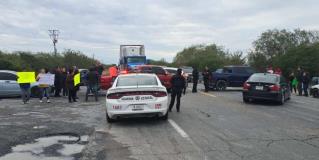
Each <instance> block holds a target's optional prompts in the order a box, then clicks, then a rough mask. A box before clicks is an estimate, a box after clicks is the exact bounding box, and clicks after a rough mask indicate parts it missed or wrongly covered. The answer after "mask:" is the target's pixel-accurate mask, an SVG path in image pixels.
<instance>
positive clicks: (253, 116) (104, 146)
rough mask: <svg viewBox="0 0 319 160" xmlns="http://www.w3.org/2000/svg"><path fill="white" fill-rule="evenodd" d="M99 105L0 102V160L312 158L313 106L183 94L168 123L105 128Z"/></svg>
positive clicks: (318, 118) (318, 152)
mask: <svg viewBox="0 0 319 160" xmlns="http://www.w3.org/2000/svg"><path fill="white" fill-rule="evenodd" d="M82 96H83V95H81V94H80V101H81V100H82V99H83V97H82ZM92 100H93V97H92ZM104 105H105V101H104V98H103V97H100V101H99V102H82V101H81V102H78V103H73V104H71V105H70V104H69V103H67V100H66V99H65V98H54V99H52V103H50V104H46V103H43V104H40V103H39V102H38V101H37V100H36V99H34V100H32V101H31V103H30V104H28V105H22V104H21V102H20V100H17V99H2V100H0V133H1V134H0V156H1V157H0V160H3V159H21V157H23V158H24V159H28V158H29V159H37V158H38V159H110V160H117V159H119V160H125V159H130V160H135V159H138V160H140V159H141V160H170V159H171V160H176V159H181V160H184V159H185V160H210V159H211V160H215V159H216V160H217V159H218V160H219V159H220V160H226V159H227V160H233V159H234V160H237V159H238V160H239V159H251V160H259V159H262V160H272V159H278V160H286V159H287V160H300V159H307V160H308V159H309V160H312V159H313V160H318V159H319V158H318V157H319V99H314V98H310V97H298V96H292V99H291V100H290V101H288V102H287V103H286V104H285V105H283V106H281V105H277V104H276V103H271V102H262V101H259V102H255V103H250V104H245V103H243V102H242V97H241V92H240V91H239V90H231V91H225V92H209V93H202V92H199V93H196V94H192V93H189V91H188V93H187V94H186V95H185V96H183V97H182V106H181V112H180V113H177V112H176V110H175V109H174V110H173V112H172V113H170V115H169V120H168V121H162V120H157V119H154V118H138V119H125V120H120V121H118V122H116V123H113V124H108V123H106V120H105V108H104ZM79 137H80V138H79ZM61 139H62V140H61ZM43 144H44V145H43ZM26 148H31V149H26ZM26 157H27V158H26Z"/></svg>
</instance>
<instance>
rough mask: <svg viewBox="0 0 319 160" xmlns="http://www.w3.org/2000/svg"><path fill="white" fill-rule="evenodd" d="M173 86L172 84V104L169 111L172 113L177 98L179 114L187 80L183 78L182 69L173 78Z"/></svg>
mask: <svg viewBox="0 0 319 160" xmlns="http://www.w3.org/2000/svg"><path fill="white" fill-rule="evenodd" d="M171 84H172V94H171V102H170V104H169V109H168V111H169V112H171V111H172V108H173V106H174V103H175V98H176V101H177V103H176V109H177V112H179V111H180V101H181V96H182V92H183V89H185V86H186V83H185V78H184V77H183V76H182V69H180V68H179V69H178V70H177V74H176V75H174V76H173V77H172V78H171ZM184 94H185V93H184Z"/></svg>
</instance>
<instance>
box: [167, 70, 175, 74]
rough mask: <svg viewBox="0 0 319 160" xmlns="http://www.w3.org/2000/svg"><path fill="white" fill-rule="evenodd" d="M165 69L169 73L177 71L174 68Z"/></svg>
mask: <svg viewBox="0 0 319 160" xmlns="http://www.w3.org/2000/svg"><path fill="white" fill-rule="evenodd" d="M166 71H167V72H168V73H171V74H176V73H177V70H174V69H166Z"/></svg>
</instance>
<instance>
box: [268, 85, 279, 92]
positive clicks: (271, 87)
mask: <svg viewBox="0 0 319 160" xmlns="http://www.w3.org/2000/svg"><path fill="white" fill-rule="evenodd" d="M269 88H270V90H271V91H280V86H278V85H271V86H269Z"/></svg>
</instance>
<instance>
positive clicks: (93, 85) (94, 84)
mask: <svg viewBox="0 0 319 160" xmlns="http://www.w3.org/2000/svg"><path fill="white" fill-rule="evenodd" d="M98 81H99V77H98V73H97V72H96V71H95V69H94V68H90V72H89V73H88V74H87V90H86V94H85V101H88V97H89V93H90V91H91V92H92V93H93V94H94V96H95V101H98V91H97V89H98Z"/></svg>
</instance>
